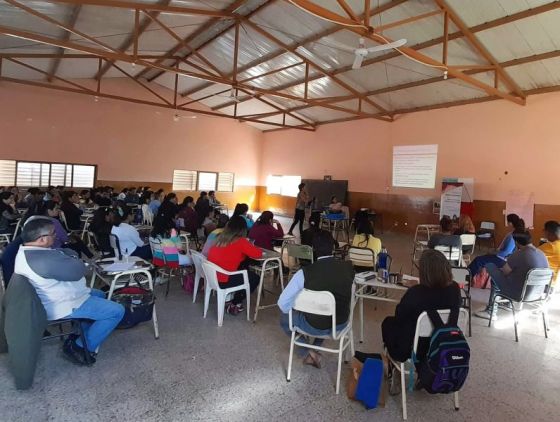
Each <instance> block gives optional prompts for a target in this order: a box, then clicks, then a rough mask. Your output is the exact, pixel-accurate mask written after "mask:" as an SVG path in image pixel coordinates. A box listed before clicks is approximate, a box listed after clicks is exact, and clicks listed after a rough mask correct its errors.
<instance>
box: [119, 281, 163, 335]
mask: <svg viewBox="0 0 560 422" xmlns="http://www.w3.org/2000/svg"><path fill="white" fill-rule="evenodd" d="M111 300H112V301H113V302H117V303H120V304H121V305H122V306H123V307H124V316H123V318H122V320H121V322H120V323H119V325H118V326H117V328H132V327H134V326H136V325H138V324H140V323H141V322H146V321H150V320H151V319H152V314H153V312H154V303H155V300H156V298H155V295H154V293H153V292H152V291H150V290H147V289H143V288H142V287H123V288H121V289H118V290H115V292H114V293H113V296H112V297H111Z"/></svg>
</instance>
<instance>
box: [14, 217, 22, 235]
mask: <svg viewBox="0 0 560 422" xmlns="http://www.w3.org/2000/svg"><path fill="white" fill-rule="evenodd" d="M22 221H23V218H20V219H19V220H18V222H17V224H16V228H15V230H14V235H13V236H12V240H15V238H16V237H17V235H18V233H19V229H20V228H21V225H22V224H23V223H22Z"/></svg>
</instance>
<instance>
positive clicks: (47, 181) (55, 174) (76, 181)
mask: <svg viewBox="0 0 560 422" xmlns="http://www.w3.org/2000/svg"><path fill="white" fill-rule="evenodd" d="M96 170H97V169H96V166H93V165H84V164H58V163H38V162H34V161H16V160H0V185H16V186H20V187H47V186H50V185H54V186H58V185H61V186H67V187H75V188H92V187H94V186H95V174H96Z"/></svg>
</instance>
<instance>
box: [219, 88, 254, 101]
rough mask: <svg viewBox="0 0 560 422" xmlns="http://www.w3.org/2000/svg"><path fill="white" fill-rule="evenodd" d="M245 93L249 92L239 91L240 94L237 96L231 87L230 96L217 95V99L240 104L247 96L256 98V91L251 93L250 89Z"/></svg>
mask: <svg viewBox="0 0 560 422" xmlns="http://www.w3.org/2000/svg"><path fill="white" fill-rule="evenodd" d="M245 91H247V92H243V91H241V90H239V92H238V93H237V95H236V94H235V88H234V87H231V90H230V91H229V94H227V95H222V94H216V97H222V98H227V99H228V100H230V101H233V102H236V103H239V102H241V101H243V100H244V99H245V97H246V96H250V97H254V96H255V92H254V91H251V90H248V89H245Z"/></svg>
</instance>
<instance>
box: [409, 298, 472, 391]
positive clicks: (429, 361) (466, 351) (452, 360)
mask: <svg viewBox="0 0 560 422" xmlns="http://www.w3.org/2000/svg"><path fill="white" fill-rule="evenodd" d="M427 313H428V317H429V318H430V321H431V322H432V324H433V325H434V331H433V332H432V336H431V338H430V347H429V349H428V353H427V354H426V356H425V357H424V358H422V360H421V361H420V362H419V363H418V365H417V370H418V377H419V380H420V384H421V385H422V387H423V388H424V389H426V391H428V392H429V393H431V394H447V393H453V392H455V391H459V390H460V389H461V387H462V386H463V384H464V383H465V380H466V379H467V375H468V374H469V359H470V355H471V350H470V347H469V344H468V343H467V340H466V339H465V336H464V335H463V332H462V331H461V329H460V328H459V327H458V326H457V322H458V319H459V308H455V309H452V310H451V313H450V315H449V320H448V323H447V324H444V323H443V321H442V319H441V317H440V315H439V313H438V312H437V311H427Z"/></svg>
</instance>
